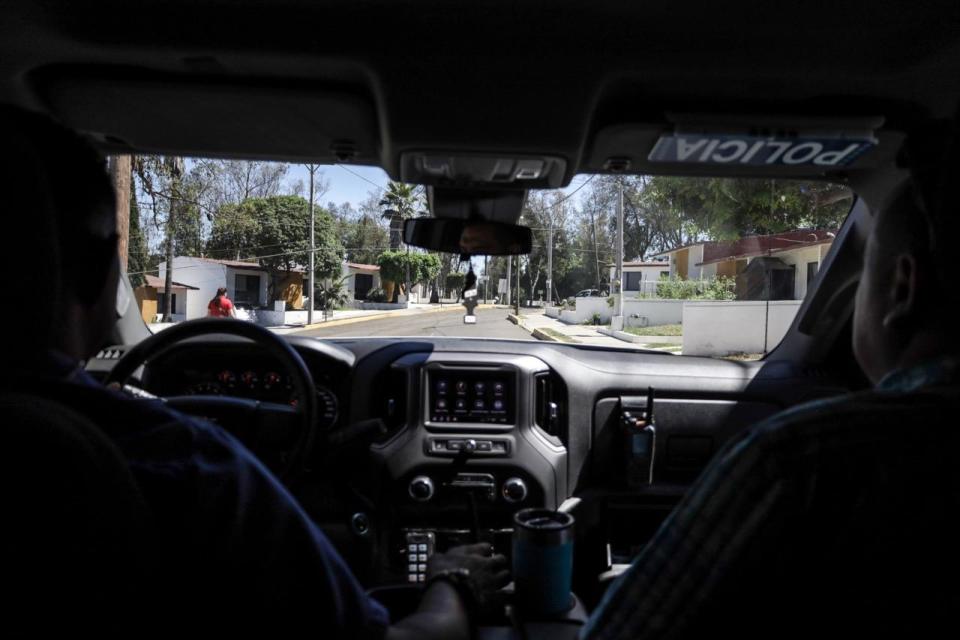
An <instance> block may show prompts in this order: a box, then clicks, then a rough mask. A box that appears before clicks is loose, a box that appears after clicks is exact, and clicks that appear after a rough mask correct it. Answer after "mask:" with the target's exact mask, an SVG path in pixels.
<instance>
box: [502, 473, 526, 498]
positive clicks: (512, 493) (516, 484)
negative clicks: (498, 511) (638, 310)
mask: <svg viewBox="0 0 960 640" xmlns="http://www.w3.org/2000/svg"><path fill="white" fill-rule="evenodd" d="M501 493H502V494H503V499H504V500H506V501H507V502H513V503H517V502H523V501H524V500H525V499H526V497H527V484H526V483H525V482H524V481H523V480H522V479H520V478H507V481H506V482H504V483H503V487H502V489H501Z"/></svg>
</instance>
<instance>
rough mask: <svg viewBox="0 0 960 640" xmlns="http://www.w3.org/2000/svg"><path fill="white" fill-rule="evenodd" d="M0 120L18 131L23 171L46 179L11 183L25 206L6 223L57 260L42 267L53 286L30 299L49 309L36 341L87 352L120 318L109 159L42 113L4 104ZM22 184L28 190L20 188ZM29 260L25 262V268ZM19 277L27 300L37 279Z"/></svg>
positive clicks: (41, 257)
mask: <svg viewBox="0 0 960 640" xmlns="http://www.w3.org/2000/svg"><path fill="white" fill-rule="evenodd" d="M0 120H2V121H3V129H4V130H5V132H6V134H8V136H9V137H8V136H5V139H6V140H8V141H9V140H10V139H11V138H15V139H16V142H15V143H14V145H13V146H14V149H17V150H19V151H22V153H23V162H25V165H24V169H23V175H24V176H26V177H29V178H30V180H31V183H35V184H37V185H42V187H41V190H40V191H34V190H32V189H31V187H30V186H29V185H24V184H15V183H12V182H11V184H9V185H8V189H11V190H16V191H18V192H20V193H19V194H18V196H17V199H18V200H20V201H23V202H24V208H20V209H19V210H16V209H13V212H12V214H11V215H10V216H8V219H7V220H6V221H5V223H4V224H5V226H6V227H7V228H8V229H10V228H11V226H12V227H13V228H16V229H17V230H18V235H16V236H13V235H11V236H8V237H9V238H11V239H13V238H14V237H16V241H17V242H18V243H22V244H23V245H24V246H29V247H33V248H35V255H34V260H33V262H34V263H43V264H46V265H53V266H51V267H50V268H48V270H47V272H46V273H45V275H44V277H45V278H47V279H48V280H49V282H48V283H47V284H48V285H49V286H48V289H49V290H51V291H52V292H53V293H51V294H49V295H47V296H46V297H45V299H44V300H43V301H42V304H39V305H32V306H31V313H38V312H39V313H44V314H46V315H47V317H46V318H44V319H43V321H42V322H41V323H39V325H42V326H44V327H45V329H44V330H43V333H42V334H40V330H39V329H38V330H36V331H33V333H34V334H36V335H33V336H32V339H34V340H35V341H36V342H38V343H39V344H36V345H35V347H41V348H54V349H57V350H59V351H61V352H63V353H65V354H67V355H69V356H71V357H74V358H77V359H82V358H86V357H89V356H90V355H92V354H93V353H94V352H95V351H96V350H97V349H98V348H100V347H101V346H102V345H103V342H104V341H105V340H106V339H107V338H108V336H109V332H110V330H111V329H112V327H113V325H114V323H115V322H116V297H117V286H118V278H119V260H118V256H117V233H116V211H115V201H114V192H113V187H112V184H111V182H110V179H109V177H108V175H107V173H106V165H105V163H104V159H103V158H102V157H101V156H100V155H99V154H98V153H97V152H96V151H95V150H94V149H93V147H91V146H90V145H89V144H88V143H86V142H85V141H84V140H83V139H81V138H80V137H79V136H78V135H76V134H75V133H73V132H72V131H70V130H68V129H66V128H64V127H62V126H60V125H57V124H55V123H53V122H52V121H51V120H49V119H48V118H46V117H44V116H41V115H38V114H34V113H28V112H25V111H22V110H17V109H12V108H3V109H0ZM25 189H26V190H29V193H23V191H24V190H25ZM10 218H16V219H10ZM30 266H31V265H30V264H21V265H20V272H21V273H23V272H24V270H29V268H30ZM22 284H23V286H22V287H16V286H15V287H14V291H15V292H17V293H18V294H19V295H22V296H24V300H28V299H30V297H34V298H35V297H36V295H37V290H36V289H35V287H36V284H37V283H30V282H26V283H22ZM29 289H32V291H28V290H29ZM39 325H38V326H39ZM29 331H30V330H28V332H29Z"/></svg>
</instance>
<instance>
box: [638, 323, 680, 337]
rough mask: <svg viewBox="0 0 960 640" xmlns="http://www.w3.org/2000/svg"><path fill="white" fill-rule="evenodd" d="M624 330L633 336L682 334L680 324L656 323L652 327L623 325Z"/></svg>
mask: <svg viewBox="0 0 960 640" xmlns="http://www.w3.org/2000/svg"><path fill="white" fill-rule="evenodd" d="M624 331H626V332H627V333H632V334H633V335H635V336H682V335H683V325H682V324H658V325H654V326H652V327H625V328H624Z"/></svg>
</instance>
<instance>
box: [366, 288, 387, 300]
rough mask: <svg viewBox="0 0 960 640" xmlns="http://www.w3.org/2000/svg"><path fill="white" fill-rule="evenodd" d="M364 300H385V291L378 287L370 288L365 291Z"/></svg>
mask: <svg viewBox="0 0 960 640" xmlns="http://www.w3.org/2000/svg"><path fill="white" fill-rule="evenodd" d="M365 300H366V301H367V302H386V301H387V292H386V291H384V290H383V289H381V288H380V287H377V288H376V289H370V291H368V292H367V296H366V298H365Z"/></svg>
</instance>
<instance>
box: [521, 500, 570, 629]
mask: <svg viewBox="0 0 960 640" xmlns="http://www.w3.org/2000/svg"><path fill="white" fill-rule="evenodd" d="M513 523H514V528H513V580H514V584H515V585H516V601H517V604H518V605H519V607H520V611H521V613H523V614H525V615H532V616H554V615H558V614H562V613H565V612H567V611H569V610H570V608H571V607H572V606H573V603H574V600H573V597H572V595H571V594H570V584H571V580H572V578H573V516H571V515H570V514H569V513H561V512H559V511H550V510H549V509H524V510H522V511H518V512H517V513H516V514H515V515H514V516H513Z"/></svg>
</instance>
